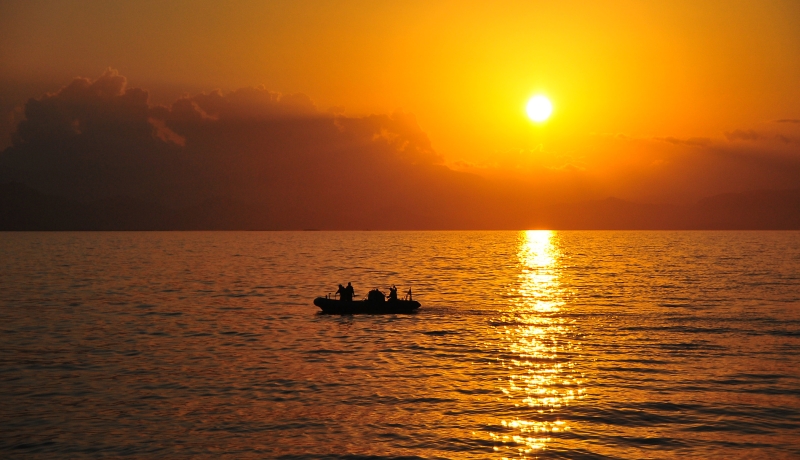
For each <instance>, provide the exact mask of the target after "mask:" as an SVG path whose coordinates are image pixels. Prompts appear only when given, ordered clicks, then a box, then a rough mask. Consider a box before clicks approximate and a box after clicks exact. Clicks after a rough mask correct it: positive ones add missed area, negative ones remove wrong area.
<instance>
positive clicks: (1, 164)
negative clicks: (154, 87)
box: [0, 69, 800, 228]
mask: <svg viewBox="0 0 800 460" xmlns="http://www.w3.org/2000/svg"><path fill="white" fill-rule="evenodd" d="M342 113H343V112H342V111H341V110H336V111H330V110H324V111H321V110H319V109H318V108H317V107H316V106H315V104H314V103H313V101H311V100H310V99H309V98H308V97H307V96H305V95H303V94H281V93H278V92H274V91H270V90H268V89H266V88H264V87H254V88H241V89H238V90H236V91H232V92H221V91H211V92H207V93H201V94H196V95H187V96H184V97H181V98H179V99H177V100H175V101H174V102H172V103H171V104H168V105H154V104H151V103H150V102H149V95H148V92H147V91H145V90H143V89H140V88H131V87H129V86H128V84H127V80H126V79H125V77H124V76H121V75H119V73H118V72H116V71H115V70H111V69H109V70H107V71H105V72H104V73H103V74H102V75H101V76H100V77H98V78H97V79H94V80H92V79H86V78H76V79H75V80H73V81H72V82H71V83H70V84H68V85H67V86H65V87H64V88H62V89H60V90H58V91H56V92H54V93H49V94H45V95H43V96H41V97H39V98H35V99H31V100H29V101H28V102H27V104H25V108H24V117H23V119H22V120H21V121H20V122H19V124H18V125H17V130H16V132H15V133H14V141H13V145H12V146H11V147H9V148H7V149H5V150H4V151H3V152H2V153H0V182H22V183H24V184H27V185H29V186H30V187H32V188H34V189H36V190H39V191H41V192H44V193H47V194H51V195H55V196H59V197H64V198H69V199H74V200H78V201H83V202H97V201H103V200H113V199H115V197H120V196H124V197H130V198H132V199H135V200H145V201H148V202H154V203H158V204H159V205H160V206H163V207H164V209H205V210H213V212H211V211H208V212H207V213H206V217H205V219H206V222H209V223H210V224H209V225H212V227H213V228H222V227H224V225H222V227H217V226H216V225H218V221H220V222H226V221H227V222H239V223H241V222H250V223H251V224H252V226H253V227H256V228H420V227H424V228H521V227H524V226H525V225H526V222H529V221H530V217H531V215H532V213H535V212H536V209H538V208H537V207H540V206H543V205H545V204H547V203H558V202H569V201H576V200H581V199H596V198H605V197H607V196H619V197H623V198H627V199H630V200H636V201H671V200H672V201H675V200H694V199H698V198H701V197H704V196H708V195H713V194H715V193H722V192H731V191H742V190H748V189H754V188H787V187H792V186H796V184H797V183H800V152H797V150H796V148H793V147H794V146H795V144H793V143H792V139H794V138H795V136H796V129H797V124H794V123H784V124H782V125H781V126H778V125H772V127H771V128H770V127H767V128H765V127H763V126H761V127H759V128H758V131H754V130H752V129H749V128H746V127H744V128H740V129H735V130H732V131H730V132H727V133H725V136H726V138H727V140H728V142H726V141H725V139H709V138H678V137H660V138H655V139H652V138H651V139H642V138H635V137H632V136H628V135H623V134H616V133H614V134H609V135H591V136H588V137H587V138H586V139H584V140H583V141H582V142H583V143H582V144H581V148H574V149H572V148H570V149H561V150H552V149H551V148H550V147H549V146H547V148H545V149H537V150H536V151H529V150H527V151H522V150H519V149H516V150H509V151H498V152H496V155H495V157H493V158H492V159H490V160H488V161H487V162H486V163H467V162H459V161H454V162H450V163H448V164H445V162H444V159H443V158H442V157H441V156H440V155H439V154H438V153H437V152H436V151H435V150H434V149H433V147H432V145H431V141H430V139H429V137H428V135H427V134H426V133H425V132H424V130H423V129H422V128H421V127H420V126H419V124H418V123H417V121H416V119H415V117H414V116H413V115H412V114H409V113H404V112H395V113H391V114H376V115H370V116H363V117H353V116H345V115H343V114H342ZM793 130H794V131H793ZM781 136H783V137H781ZM739 140H743V141H748V142H733V141H739ZM450 166H452V168H451V167H450ZM237 219H238V220H237ZM219 225H221V224H219ZM248 225H249V224H248Z"/></svg>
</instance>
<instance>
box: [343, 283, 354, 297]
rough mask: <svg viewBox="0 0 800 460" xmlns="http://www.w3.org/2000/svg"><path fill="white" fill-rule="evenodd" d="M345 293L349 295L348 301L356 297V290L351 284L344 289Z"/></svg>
mask: <svg viewBox="0 0 800 460" xmlns="http://www.w3.org/2000/svg"><path fill="white" fill-rule="evenodd" d="M344 290H345V292H346V293H347V295H346V298H347V300H353V297H355V296H356V290H355V289H354V288H353V285H352V284H350V282H348V283H347V287H346V288H344Z"/></svg>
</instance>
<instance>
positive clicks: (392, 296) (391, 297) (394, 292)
mask: <svg viewBox="0 0 800 460" xmlns="http://www.w3.org/2000/svg"><path fill="white" fill-rule="evenodd" d="M389 300H390V301H392V300H397V287H396V286H395V285H394V284H393V285H392V287H390V288H389Z"/></svg>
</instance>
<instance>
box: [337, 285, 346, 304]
mask: <svg viewBox="0 0 800 460" xmlns="http://www.w3.org/2000/svg"><path fill="white" fill-rule="evenodd" d="M336 293H337V294H339V300H345V299H347V288H346V287H344V286H342V285H341V284H340V285H339V289H337V290H336Z"/></svg>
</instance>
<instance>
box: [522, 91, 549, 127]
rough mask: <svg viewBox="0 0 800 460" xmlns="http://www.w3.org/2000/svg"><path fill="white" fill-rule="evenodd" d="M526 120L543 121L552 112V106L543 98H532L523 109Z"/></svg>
mask: <svg viewBox="0 0 800 460" xmlns="http://www.w3.org/2000/svg"><path fill="white" fill-rule="evenodd" d="M525 111H526V112H527V113H528V118H530V119H531V120H533V121H536V122H540V121H545V120H547V119H548V118H549V117H550V114H551V113H552V112H553V104H551V103H550V101H549V100H548V99H547V98H546V97H544V96H533V97H532V98H531V100H530V101H528V105H527V106H526V107H525Z"/></svg>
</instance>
